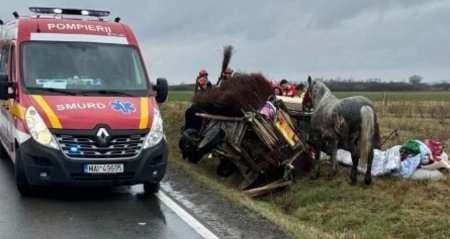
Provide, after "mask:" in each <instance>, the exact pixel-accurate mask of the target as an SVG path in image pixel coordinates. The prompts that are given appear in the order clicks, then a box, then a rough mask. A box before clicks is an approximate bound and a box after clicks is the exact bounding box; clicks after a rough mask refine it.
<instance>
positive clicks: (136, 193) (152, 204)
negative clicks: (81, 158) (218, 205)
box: [0, 160, 201, 239]
mask: <svg viewBox="0 0 450 239" xmlns="http://www.w3.org/2000/svg"><path fill="white" fill-rule="evenodd" d="M0 238H2V239H8V238H201V237H200V236H199V235H198V234H197V233H196V232H195V231H194V230H193V229H192V228H191V227H190V226H189V225H187V224H186V223H185V222H183V220H181V219H180V218H179V217H178V216H177V215H176V214H175V213H174V212H173V211H172V210H171V209H169V208H168V207H167V206H166V205H165V204H163V203H161V202H160V201H159V199H158V198H157V197H156V196H154V195H151V196H148V197H145V196H144V195H143V188H142V186H141V185H138V186H133V187H117V188H114V189H112V190H110V189H74V188H59V189H51V190H45V192H43V193H41V194H39V195H38V196H35V197H31V198H22V197H20V194H19V193H18V192H17V190H16V185H15V179H14V168H13V165H12V163H11V162H10V161H7V160H1V162H0Z"/></svg>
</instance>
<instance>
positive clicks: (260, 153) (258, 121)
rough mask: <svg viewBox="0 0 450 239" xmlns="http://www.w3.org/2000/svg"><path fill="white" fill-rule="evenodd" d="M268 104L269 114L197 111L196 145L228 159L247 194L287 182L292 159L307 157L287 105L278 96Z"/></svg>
mask: <svg viewBox="0 0 450 239" xmlns="http://www.w3.org/2000/svg"><path fill="white" fill-rule="evenodd" d="M272 106H275V111H274V112H273V113H274V114H273V117H267V115H264V114H262V113H261V112H260V111H258V110H254V111H249V112H243V115H244V116H243V117H227V116H221V115H212V114H207V113H197V116H198V117H201V118H203V120H204V121H203V127H202V130H201V131H200V135H203V138H202V140H201V141H200V142H199V144H198V148H199V149H207V150H206V151H209V150H208V149H211V150H210V155H211V156H213V157H215V158H218V159H219V160H220V161H221V162H222V163H224V164H227V163H228V165H230V164H229V163H231V165H232V166H233V167H234V169H235V170H236V171H237V172H238V173H239V174H240V175H241V177H242V180H241V182H240V184H239V188H240V189H242V190H245V192H246V193H247V194H248V195H250V196H258V195H262V194H265V193H267V192H268V191H271V190H274V189H276V188H280V187H284V186H287V185H290V184H291V183H292V182H293V181H292V180H293V174H294V169H295V168H294V166H293V165H294V161H295V160H307V159H305V158H304V157H305V155H307V152H306V151H307V147H306V145H305V143H304V138H303V135H302V132H301V131H300V130H299V128H298V127H296V126H295V125H294V123H293V121H292V119H291V117H290V116H289V114H288V113H287V111H288V109H287V108H286V106H285V105H284V103H283V102H282V101H280V100H278V101H274V102H273V104H272ZM217 139H218V140H217ZM211 144H212V145H211ZM302 156H303V157H302ZM225 176H226V175H225Z"/></svg>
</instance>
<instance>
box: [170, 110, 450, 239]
mask: <svg viewBox="0 0 450 239" xmlns="http://www.w3.org/2000/svg"><path fill="white" fill-rule="evenodd" d="M441 103H442V102H441ZM399 104H400V105H399V106H397V107H401V108H403V109H408V107H409V108H412V109H414V110H413V111H414V112H412V113H411V114H409V113H408V114H403V113H396V111H395V107H394V106H392V107H393V109H392V110H387V108H386V107H387V106H384V105H383V104H381V102H380V103H376V107H377V112H379V123H380V130H381V136H382V138H385V137H386V136H387V135H388V134H389V133H390V132H391V130H392V129H394V128H399V129H400V135H399V136H398V137H396V138H394V139H392V140H390V141H388V142H387V143H386V145H384V146H383V148H384V149H386V148H388V147H390V146H392V145H395V144H402V143H404V142H406V141H407V140H408V139H412V138H417V137H419V136H420V137H430V138H438V139H440V140H443V141H444V143H445V144H446V145H447V146H448V145H450V131H449V130H450V119H449V118H448V117H447V118H444V117H443V118H440V119H437V118H433V117H432V116H430V115H427V114H428V113H423V114H422V115H420V114H419V113H417V112H415V110H417V109H416V108H415V107H416V106H414V105H417V102H411V103H409V104H407V103H399ZM424 104H425V106H426V107H434V106H436V105H435V104H437V105H439V104H440V103H439V102H437V103H429V102H428V103H424ZM442 104H443V109H441V110H439V111H445V110H448V111H450V106H449V103H446V102H444V103H442ZM189 105H190V103H189V102H182V103H180V102H177V103H174V102H171V103H166V104H164V105H163V106H162V107H161V109H162V114H163V118H164V123H165V130H166V135H167V139H168V141H169V147H170V148H169V150H170V157H169V160H170V161H169V163H170V164H171V165H172V166H173V167H175V168H176V169H179V170H183V171H184V172H186V173H188V174H189V175H191V176H192V177H193V178H194V179H195V180H197V181H199V182H200V183H202V184H204V185H205V186H207V187H209V188H211V189H212V190H214V191H216V192H218V193H219V194H220V195H222V196H223V197H224V198H226V199H227V200H229V201H231V202H233V203H236V204H239V205H243V206H245V207H247V208H249V209H251V210H253V211H254V212H255V213H258V214H260V215H262V216H263V217H265V218H267V219H269V220H270V221H272V222H274V223H275V224H277V225H279V226H280V227H281V228H282V229H284V230H285V231H287V232H289V233H290V234H292V235H293V236H295V237H297V238H448V237H450V230H449V228H450V217H449V216H448V215H449V214H450V177H448V174H447V178H446V179H445V180H442V181H437V182H431V181H425V182H417V181H410V180H402V179H399V178H394V177H379V178H375V179H374V183H373V185H372V186H369V187H367V186H363V185H362V175H358V176H359V177H358V180H359V181H358V183H357V185H356V186H351V185H350V184H349V179H348V177H349V172H350V169H349V168H347V167H344V166H340V167H339V172H338V175H337V176H335V177H334V178H332V179H330V178H328V177H326V176H322V177H321V178H320V179H319V180H316V181H312V180H310V179H309V175H301V176H299V177H297V178H296V183H295V184H294V185H292V186H291V187H290V188H289V189H285V190H281V191H278V192H273V193H271V194H268V195H266V196H263V197H259V198H256V199H252V198H249V197H247V196H245V195H244V194H243V193H242V192H240V191H239V190H238V189H237V184H238V181H239V178H238V176H236V175H234V176H231V177H229V178H221V177H218V176H217V175H216V173H215V168H216V166H217V163H218V162H216V160H214V159H207V158H204V159H203V160H202V161H200V163H199V164H198V165H193V164H190V163H188V162H186V161H183V160H182V159H181V155H180V154H179V149H178V139H179V136H180V127H181V125H182V124H183V121H184V110H185V109H186V108H187V107H188V106H189ZM388 106H389V107H391V104H388ZM382 107H385V108H384V111H383V109H382ZM397 111H401V110H397ZM406 112H409V111H408V110H406ZM447 152H448V150H447ZM328 169H329V165H328V164H327V163H325V164H324V167H322V175H327V172H328Z"/></svg>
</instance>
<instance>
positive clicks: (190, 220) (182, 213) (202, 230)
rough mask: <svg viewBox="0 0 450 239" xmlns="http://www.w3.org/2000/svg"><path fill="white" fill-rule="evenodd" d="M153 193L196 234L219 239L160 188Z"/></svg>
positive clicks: (209, 238)
mask: <svg viewBox="0 0 450 239" xmlns="http://www.w3.org/2000/svg"><path fill="white" fill-rule="evenodd" d="M155 195H156V196H157V197H158V198H159V200H161V202H163V203H164V204H166V206H168V207H169V208H170V209H172V211H174V212H175V213H176V214H177V215H178V216H179V217H180V218H181V219H183V221H185V222H186V223H187V224H188V225H189V226H191V227H192V228H193V229H194V230H195V231H196V232H197V233H198V234H200V235H201V236H202V237H203V238H206V239H216V238H217V239H219V237H218V236H216V235H215V234H214V233H213V232H211V231H210V230H209V229H208V228H206V227H205V226H203V224H201V223H200V222H199V221H197V219H195V218H194V217H193V216H191V214H189V213H188V212H186V210H184V209H183V208H182V207H180V206H179V205H178V204H177V203H176V202H174V201H173V200H172V199H170V198H169V197H168V196H167V195H166V194H165V193H164V192H162V191H161V190H160V191H159V192H157V193H155Z"/></svg>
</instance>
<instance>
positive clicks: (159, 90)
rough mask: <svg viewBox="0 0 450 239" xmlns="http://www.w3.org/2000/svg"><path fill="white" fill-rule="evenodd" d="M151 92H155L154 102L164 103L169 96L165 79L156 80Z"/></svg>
mask: <svg viewBox="0 0 450 239" xmlns="http://www.w3.org/2000/svg"><path fill="white" fill-rule="evenodd" d="M153 90H154V91H156V102H158V103H164V102H165V101H166V100H167V95H168V94H169V84H168V83H167V80H166V78H158V79H156V85H154V86H153Z"/></svg>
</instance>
